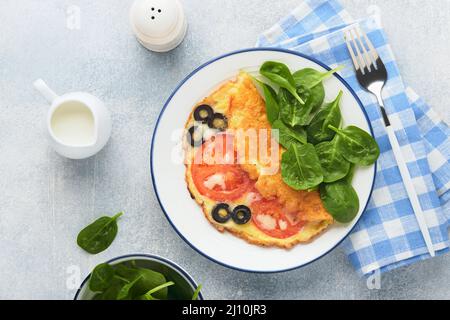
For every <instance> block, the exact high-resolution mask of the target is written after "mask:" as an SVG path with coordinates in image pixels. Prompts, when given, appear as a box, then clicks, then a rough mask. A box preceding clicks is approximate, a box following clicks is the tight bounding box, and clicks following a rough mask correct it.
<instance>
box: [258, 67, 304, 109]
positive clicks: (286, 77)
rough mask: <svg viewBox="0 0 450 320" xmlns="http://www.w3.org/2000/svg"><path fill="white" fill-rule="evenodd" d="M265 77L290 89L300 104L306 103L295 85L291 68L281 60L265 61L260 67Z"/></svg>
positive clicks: (260, 71)
mask: <svg viewBox="0 0 450 320" xmlns="http://www.w3.org/2000/svg"><path fill="white" fill-rule="evenodd" d="M259 73H261V74H262V75H263V76H264V77H266V78H267V79H269V80H270V81H272V82H273V83H275V84H277V85H279V86H280V88H284V89H286V90H287V91H289V92H290V93H291V94H292V95H293V96H294V98H295V99H297V101H298V102H299V103H300V104H304V103H305V102H304V101H303V99H302V98H301V97H300V96H299V95H298V93H297V88H296V86H295V81H294V77H293V76H292V74H291V71H290V70H289V68H288V67H287V66H286V65H285V64H284V63H281V62H276V61H267V62H265V63H263V65H262V66H261V68H260V69H259Z"/></svg>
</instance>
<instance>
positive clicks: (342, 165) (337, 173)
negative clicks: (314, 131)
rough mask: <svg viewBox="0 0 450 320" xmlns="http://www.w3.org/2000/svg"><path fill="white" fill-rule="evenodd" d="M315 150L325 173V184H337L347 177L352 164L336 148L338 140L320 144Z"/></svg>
mask: <svg viewBox="0 0 450 320" xmlns="http://www.w3.org/2000/svg"><path fill="white" fill-rule="evenodd" d="M315 148H316V153H317V156H318V157H319V160H320V166H321V167H322V171H323V182H327V183H330V182H335V181H338V180H341V179H342V178H344V177H346V176H347V174H348V173H349V170H350V162H348V161H347V160H345V158H344V157H343V155H342V154H341V153H340V151H339V150H338V149H337V148H336V139H333V140H332V141H325V142H322V143H319V144H318V145H316V146H315Z"/></svg>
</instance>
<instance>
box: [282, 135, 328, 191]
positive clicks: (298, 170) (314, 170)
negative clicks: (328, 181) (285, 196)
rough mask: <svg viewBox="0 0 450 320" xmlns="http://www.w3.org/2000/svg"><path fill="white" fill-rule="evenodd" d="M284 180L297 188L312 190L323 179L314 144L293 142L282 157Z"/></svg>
mask: <svg viewBox="0 0 450 320" xmlns="http://www.w3.org/2000/svg"><path fill="white" fill-rule="evenodd" d="M281 175H282V177H283V181H284V182H285V183H286V184H287V185H288V186H290V187H291V188H293V189H295V190H310V189H313V188H315V187H316V186H318V185H319V184H320V183H322V181H323V172H322V168H321V166H320V161H319V158H318V157H317V154H316V150H315V149H314V146H313V145H312V144H305V145H300V144H291V146H290V147H289V149H288V150H287V151H286V152H284V153H283V155H282V157H281Z"/></svg>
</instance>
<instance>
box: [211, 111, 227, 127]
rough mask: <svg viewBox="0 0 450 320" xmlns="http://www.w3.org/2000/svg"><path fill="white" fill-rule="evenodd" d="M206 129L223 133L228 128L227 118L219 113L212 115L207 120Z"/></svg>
mask: <svg viewBox="0 0 450 320" xmlns="http://www.w3.org/2000/svg"><path fill="white" fill-rule="evenodd" d="M208 127H210V128H211V129H217V130H219V131H225V130H226V129H227V127H228V120H227V117H225V116H224V115H223V114H221V113H214V115H213V116H212V117H211V118H210V119H209V120H208Z"/></svg>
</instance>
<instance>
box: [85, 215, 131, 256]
mask: <svg viewBox="0 0 450 320" xmlns="http://www.w3.org/2000/svg"><path fill="white" fill-rule="evenodd" d="M122 214H123V212H119V213H118V214H116V215H115V216H113V217H106V216H105V217H101V218H99V219H97V220H95V221H94V222H93V223H91V224H90V225H88V226H87V227H85V228H84V229H83V230H81V231H80V233H79V234H78V237H77V243H78V245H79V246H80V247H81V248H82V249H84V250H85V251H87V252H89V253H91V254H97V253H99V252H102V251H104V250H106V249H107V248H108V247H109V246H110V245H111V243H112V242H113V241H114V238H115V237H116V235H117V230H118V227H117V219H118V218H119V217H120V216H121V215H122Z"/></svg>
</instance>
